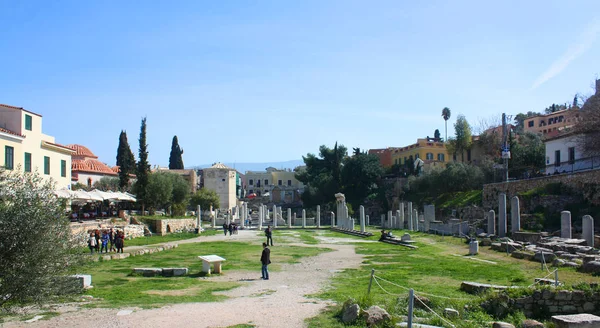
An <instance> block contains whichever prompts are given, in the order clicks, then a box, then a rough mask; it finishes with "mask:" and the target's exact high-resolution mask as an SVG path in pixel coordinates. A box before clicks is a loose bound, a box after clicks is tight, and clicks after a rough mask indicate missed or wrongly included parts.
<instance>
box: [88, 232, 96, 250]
mask: <svg viewBox="0 0 600 328" xmlns="http://www.w3.org/2000/svg"><path fill="white" fill-rule="evenodd" d="M88 247H89V248H90V252H91V254H94V249H96V236H94V233H93V232H91V233H90V237H89V238H88Z"/></svg>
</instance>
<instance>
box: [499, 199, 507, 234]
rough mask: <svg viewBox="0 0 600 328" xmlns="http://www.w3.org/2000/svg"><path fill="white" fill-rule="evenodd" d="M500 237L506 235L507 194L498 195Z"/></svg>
mask: <svg viewBox="0 0 600 328" xmlns="http://www.w3.org/2000/svg"><path fill="white" fill-rule="evenodd" d="M498 237H501V238H502V237H506V194H504V193H502V194H500V195H499V196H498Z"/></svg>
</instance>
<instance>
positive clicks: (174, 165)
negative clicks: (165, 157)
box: [169, 136, 183, 170]
mask: <svg viewBox="0 0 600 328" xmlns="http://www.w3.org/2000/svg"><path fill="white" fill-rule="evenodd" d="M182 154H183V149H181V147H179V141H178V140H177V136H174V137H173V143H172V144H171V154H170V155H169V170H182V169H183V158H182V157H181V155H182Z"/></svg>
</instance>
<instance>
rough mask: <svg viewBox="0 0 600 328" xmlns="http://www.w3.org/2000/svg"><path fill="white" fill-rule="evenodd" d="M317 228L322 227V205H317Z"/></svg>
mask: <svg viewBox="0 0 600 328" xmlns="http://www.w3.org/2000/svg"><path fill="white" fill-rule="evenodd" d="M316 220H317V222H316V224H317V228H320V227H321V205H317V217H316Z"/></svg>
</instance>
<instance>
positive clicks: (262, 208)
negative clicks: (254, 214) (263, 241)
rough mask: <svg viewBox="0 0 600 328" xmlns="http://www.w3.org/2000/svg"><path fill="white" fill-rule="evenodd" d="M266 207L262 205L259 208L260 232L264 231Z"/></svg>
mask: <svg viewBox="0 0 600 328" xmlns="http://www.w3.org/2000/svg"><path fill="white" fill-rule="evenodd" d="M264 213H265V212H264V206H262V204H261V205H260V207H259V208H258V230H262V223H263V216H264Z"/></svg>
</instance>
